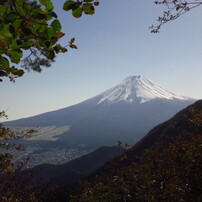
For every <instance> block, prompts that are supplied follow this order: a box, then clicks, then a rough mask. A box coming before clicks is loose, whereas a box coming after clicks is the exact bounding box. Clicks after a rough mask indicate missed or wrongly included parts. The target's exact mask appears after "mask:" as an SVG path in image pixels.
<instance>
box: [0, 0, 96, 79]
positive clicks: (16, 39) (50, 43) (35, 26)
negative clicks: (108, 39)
mask: <svg viewBox="0 0 202 202" xmlns="http://www.w3.org/2000/svg"><path fill="white" fill-rule="evenodd" d="M98 5H99V2H98V1H97V0H83V1H66V2H65V3H64V6H63V9H64V10H65V11H72V15H73V16H74V17H76V18H79V17H81V15H82V13H84V14H89V15H93V14H94V10H95V9H94V6H98ZM0 22H1V23H0V77H8V78H9V79H10V80H11V81H14V79H15V78H17V77H21V76H22V75H23V74H24V69H27V70H34V71H38V72H40V71H41V67H42V66H45V67H49V66H50V64H51V62H53V61H54V59H55V57H56V55H57V54H58V53H65V52H67V47H70V48H75V49H76V48H77V46H76V45H74V44H73V43H74V38H73V39H71V40H70V41H69V42H68V44H67V45H66V46H62V45H60V44H59V43H58V41H59V39H60V38H62V37H63V36H64V35H65V33H63V32H62V31H61V30H62V25H61V23H60V21H59V20H58V19H57V14H56V13H55V12H54V5H53V3H52V1H51V0H39V2H38V1H31V0H2V1H0ZM20 62H22V63H21V68H19V66H17V64H19V63H20ZM0 81H2V79H0Z"/></svg>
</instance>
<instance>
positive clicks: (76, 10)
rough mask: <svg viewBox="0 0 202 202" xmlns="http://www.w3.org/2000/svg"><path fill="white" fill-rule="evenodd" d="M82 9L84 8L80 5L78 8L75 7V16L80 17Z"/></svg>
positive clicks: (73, 11)
mask: <svg viewBox="0 0 202 202" xmlns="http://www.w3.org/2000/svg"><path fill="white" fill-rule="evenodd" d="M82 11H83V9H82V8H81V7H78V8H76V9H73V10H72V15H73V16H74V17H75V18H80V17H81V15H82Z"/></svg>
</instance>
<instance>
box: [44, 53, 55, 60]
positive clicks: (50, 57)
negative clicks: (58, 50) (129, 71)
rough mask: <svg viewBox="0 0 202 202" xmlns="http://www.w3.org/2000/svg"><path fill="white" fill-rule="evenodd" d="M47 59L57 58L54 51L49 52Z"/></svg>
mask: <svg viewBox="0 0 202 202" xmlns="http://www.w3.org/2000/svg"><path fill="white" fill-rule="evenodd" d="M46 57H47V58H48V59H50V60H52V59H54V58H55V53H54V51H48V53H47V54H46Z"/></svg>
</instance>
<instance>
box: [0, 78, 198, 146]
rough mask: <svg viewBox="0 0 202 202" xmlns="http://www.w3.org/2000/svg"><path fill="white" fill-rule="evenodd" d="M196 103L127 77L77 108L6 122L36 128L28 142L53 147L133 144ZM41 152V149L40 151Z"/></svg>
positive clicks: (142, 79) (19, 126) (155, 85)
mask: <svg viewBox="0 0 202 202" xmlns="http://www.w3.org/2000/svg"><path fill="white" fill-rule="evenodd" d="M193 102H195V99H192V98H189V97H185V96H179V95H176V94H174V93H172V92H169V91H168V90H166V89H164V88H162V87H161V86H160V85H158V84H156V83H155V82H153V81H150V80H148V79H146V78H145V77H143V76H130V77H128V78H126V79H125V80H123V81H122V82H121V83H119V84H118V85H116V86H115V87H113V88H111V89H109V90H107V91H105V92H103V93H101V94H99V95H97V96H95V97H93V98H90V99H88V100H86V101H84V102H81V103H79V104H76V105H73V106H70V107H67V108H63V109H59V110H56V111H52V112H47V113H44V114H40V115H37V116H33V117H29V118H25V119H19V120H15V121H10V122H5V123H4V125H6V126H9V127H15V128H16V127H17V128H22V127H38V130H39V132H38V133H37V134H35V135H33V136H32V137H31V138H29V139H28V140H27V141H29V143H30V142H31V141H32V142H37V144H40V143H42V142H43V144H45V145H46V147H45V148H52V147H58V146H60V147H63V148H70V147H78V145H80V147H88V148H93V149H95V148H98V147H99V146H103V145H106V146H110V145H116V144H117V141H118V140H120V141H123V142H127V143H128V144H129V145H133V144H135V143H136V142H137V141H138V140H139V139H141V138H142V137H143V136H144V135H145V134H146V133H147V132H148V131H149V130H150V129H152V128H153V127H154V126H156V125H157V124H159V123H161V122H164V121H166V120H168V119H169V118H171V117H172V116H173V115H174V114H176V113H177V112H178V111H180V110H181V109H183V108H185V107H186V106H188V105H189V104H191V103H193ZM43 149H44V148H43Z"/></svg>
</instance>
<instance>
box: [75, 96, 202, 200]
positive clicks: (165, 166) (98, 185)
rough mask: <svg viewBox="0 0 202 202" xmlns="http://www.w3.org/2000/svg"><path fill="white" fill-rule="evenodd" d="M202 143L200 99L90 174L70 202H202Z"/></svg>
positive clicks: (201, 101)
mask: <svg viewBox="0 0 202 202" xmlns="http://www.w3.org/2000/svg"><path fill="white" fill-rule="evenodd" d="M201 144H202V100H200V101H197V102H196V103H194V104H193V105H190V106H189V107H187V108H186V109H184V110H182V111H181V112H179V113H177V114H176V115H175V116H174V117H173V118H172V119H170V120H169V121H166V122H164V123H162V124H160V125H158V126H157V127H155V128H154V129H152V130H151V131H150V132H149V133H148V134H147V135H146V136H145V137H144V138H143V139H142V140H141V141H139V142H138V143H137V144H136V145H135V146H134V147H133V148H131V149H130V150H128V151H127V152H126V153H125V154H124V155H123V156H122V160H121V159H120V158H117V159H116V160H114V161H112V162H110V163H108V164H106V165H105V166H104V167H103V168H101V169H99V170H98V171H97V172H96V173H94V174H93V175H91V176H90V177H89V178H88V180H87V181H85V182H83V184H81V185H80V186H79V187H77V191H76V192H74V194H73V195H72V196H71V201H201V200H202V194H201V193H202V190H201V181H202V148H201Z"/></svg>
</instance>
